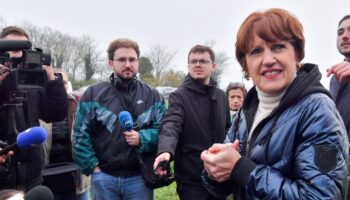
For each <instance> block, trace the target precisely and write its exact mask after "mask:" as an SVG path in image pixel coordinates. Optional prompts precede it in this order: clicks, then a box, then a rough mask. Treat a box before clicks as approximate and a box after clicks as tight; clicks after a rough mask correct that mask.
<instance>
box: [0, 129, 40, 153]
mask: <svg viewBox="0 0 350 200" xmlns="http://www.w3.org/2000/svg"><path fill="white" fill-rule="evenodd" d="M46 138H47V133H46V130H45V129H44V128H42V127H40V126H36V127H32V128H29V129H27V130H25V131H22V132H21V133H19V134H18V135H17V138H16V143H14V144H10V145H8V146H6V147H5V148H4V149H2V150H1V151H0V155H4V154H6V153H8V152H9V151H11V150H13V149H15V148H16V147H19V148H21V149H28V148H30V147H32V146H35V145H40V144H42V143H44V141H45V140H46Z"/></svg>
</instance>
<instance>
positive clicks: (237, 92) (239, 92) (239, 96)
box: [226, 82, 247, 121]
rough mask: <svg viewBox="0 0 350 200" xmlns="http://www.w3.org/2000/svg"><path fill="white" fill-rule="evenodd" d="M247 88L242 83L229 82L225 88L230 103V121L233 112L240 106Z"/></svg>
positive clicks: (233, 114)
mask: <svg viewBox="0 0 350 200" xmlns="http://www.w3.org/2000/svg"><path fill="white" fill-rule="evenodd" d="M246 94H247V90H246V88H245V86H244V84H243V83H239V82H231V83H230V84H229V85H228V86H227V88H226V96H227V99H228V103H229V105H230V115H231V121H233V119H234V117H235V114H236V113H237V111H238V110H239V109H240V108H241V107H242V105H243V101H244V97H245V95H246Z"/></svg>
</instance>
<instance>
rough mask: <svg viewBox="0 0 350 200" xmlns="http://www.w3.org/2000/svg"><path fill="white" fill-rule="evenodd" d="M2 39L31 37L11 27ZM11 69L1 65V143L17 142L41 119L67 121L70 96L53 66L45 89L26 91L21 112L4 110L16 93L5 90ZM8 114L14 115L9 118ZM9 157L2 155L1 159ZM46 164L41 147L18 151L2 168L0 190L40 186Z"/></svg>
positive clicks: (15, 53) (16, 54)
mask: <svg viewBox="0 0 350 200" xmlns="http://www.w3.org/2000/svg"><path fill="white" fill-rule="evenodd" d="M0 39H1V40H29V36H28V34H27V33H26V32H25V31H24V30H23V29H21V28H18V27H15V26H9V27H6V28H4V29H3V30H2V32H1V34H0ZM8 53H9V55H10V58H11V59H12V58H15V57H21V56H22V54H23V52H22V51H9V52H8ZM10 64H11V63H10ZM6 65H7V63H6ZM10 68H11V66H10V65H8V66H4V65H0V97H1V98H0V107H1V109H0V140H2V141H6V142H7V143H8V144H12V143H14V142H15V141H16V137H17V134H18V132H20V131H23V130H25V129H27V128H30V127H33V126H39V120H38V119H39V118H40V119H42V120H44V121H46V122H54V121H61V120H63V119H64V118H65V116H66V113H67V110H68V101H67V99H68V97H67V93H66V90H65V87H64V84H63V80H62V77H61V76H55V74H54V72H53V69H52V67H51V66H43V69H44V70H45V71H46V73H47V78H48V81H47V83H46V86H45V88H44V89H43V90H30V89H28V90H26V91H24V93H25V94H26V95H25V96H26V97H25V98H23V100H22V101H20V106H19V108H20V109H18V106H16V107H15V109H16V110H15V111H13V110H11V108H10V109H9V108H7V109H5V108H6V106H3V105H4V103H5V104H7V103H6V100H5V98H4V97H5V96H6V95H8V94H9V93H11V92H13V91H10V89H8V88H6V87H2V82H3V80H5V79H6V77H7V76H8V75H9V74H10V73H11V72H10ZM21 92H23V91H21ZM9 111H11V113H12V114H15V115H14V116H9V113H8V112H9ZM9 118H11V119H10V124H13V125H14V128H13V129H14V130H8V129H9V126H8V124H9V123H7V124H6V121H7V120H9ZM11 120H12V121H14V122H11ZM7 122H9V121H7ZM9 133H10V134H9ZM6 157H7V156H2V158H6ZM43 161H44V156H43V147H42V145H40V146H37V147H31V148H30V149H26V150H23V149H15V150H14V152H13V155H12V156H10V157H8V158H7V159H6V162H5V163H3V164H1V165H0V189H5V188H23V189H25V190H26V191H28V190H30V189H31V188H33V187H34V186H37V185H40V184H41V182H42V177H41V170H42V168H43V164H44V162H43Z"/></svg>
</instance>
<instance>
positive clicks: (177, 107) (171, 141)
mask: <svg viewBox="0 0 350 200" xmlns="http://www.w3.org/2000/svg"><path fill="white" fill-rule="evenodd" d="M184 115H185V114H184V107H183V103H182V100H181V97H180V95H179V94H178V93H177V92H176V91H175V92H173V93H171V94H170V96H169V107H168V110H167V112H166V113H165V115H164V117H163V119H162V121H161V124H160V128H159V143H158V154H160V153H163V152H169V153H170V154H171V155H172V156H173V157H174V156H175V149H176V146H177V142H178V139H179V137H180V133H181V131H182V123H183V120H184Z"/></svg>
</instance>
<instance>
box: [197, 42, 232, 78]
mask: <svg viewBox="0 0 350 200" xmlns="http://www.w3.org/2000/svg"><path fill="white" fill-rule="evenodd" d="M204 44H205V45H207V46H209V47H211V48H212V49H213V47H214V46H215V41H214V40H209V41H206V42H205V43H204ZM214 54H215V64H216V69H215V71H214V73H213V74H212V75H211V77H212V78H213V79H214V80H216V81H217V83H218V84H219V83H220V81H221V74H222V73H223V72H224V69H225V68H226V66H227V65H229V64H230V63H229V60H230V58H231V57H230V56H228V55H227V53H226V52H223V51H218V52H216V51H214Z"/></svg>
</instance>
